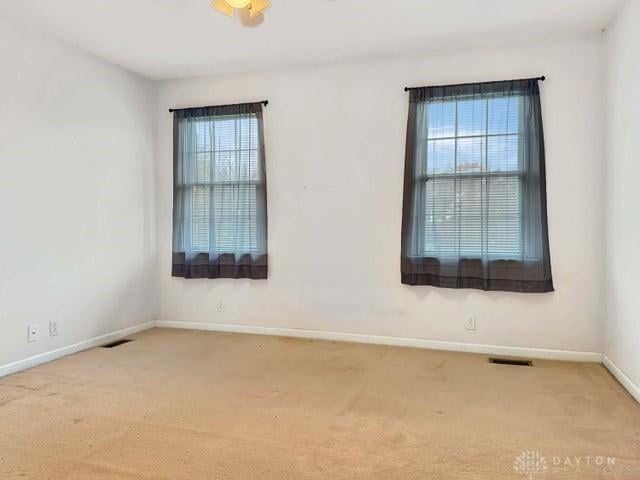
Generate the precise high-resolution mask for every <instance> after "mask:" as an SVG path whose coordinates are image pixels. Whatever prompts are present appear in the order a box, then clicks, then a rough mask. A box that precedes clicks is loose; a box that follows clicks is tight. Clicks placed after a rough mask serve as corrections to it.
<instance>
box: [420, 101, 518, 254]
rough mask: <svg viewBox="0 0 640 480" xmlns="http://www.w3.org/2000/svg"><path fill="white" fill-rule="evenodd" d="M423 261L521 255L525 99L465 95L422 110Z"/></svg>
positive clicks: (436, 102) (431, 103) (421, 233)
mask: <svg viewBox="0 0 640 480" xmlns="http://www.w3.org/2000/svg"><path fill="white" fill-rule="evenodd" d="M422 111H423V115H424V117H425V118H424V119H423V125H424V128H423V132H422V135H423V138H422V140H421V143H422V145H421V149H420V148H419V150H421V153H422V158H423V164H422V165H421V167H422V172H423V174H422V175H420V176H419V177H418V180H417V181H418V182H420V185H419V186H418V188H419V191H420V192H421V193H420V195H421V198H422V200H421V202H422V208H423V212H422V214H421V215H419V221H420V223H421V226H420V230H419V231H420V250H421V255H422V256H425V257H437V258H447V257H467V258H481V257H489V258H504V259H509V258H521V257H522V256H523V249H524V239H523V175H524V171H523V161H522V152H523V150H524V141H525V135H524V130H523V126H524V125H523V121H522V113H523V97H522V96H520V95H509V96H484V97H482V98H474V97H473V96H460V97H458V98H452V99H445V100H441V99H437V100H430V101H428V104H427V105H426V108H424V109H423V110H422Z"/></svg>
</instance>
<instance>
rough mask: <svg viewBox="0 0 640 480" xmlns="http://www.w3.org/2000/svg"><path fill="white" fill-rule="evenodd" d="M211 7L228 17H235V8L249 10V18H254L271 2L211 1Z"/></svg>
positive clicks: (245, 0)
mask: <svg viewBox="0 0 640 480" xmlns="http://www.w3.org/2000/svg"><path fill="white" fill-rule="evenodd" d="M211 6H212V7H213V8H215V9H216V10H219V11H221V12H222V13H225V14H227V15H229V16H230V17H233V16H234V15H235V10H236V8H246V9H248V10H249V16H251V17H255V16H256V15H260V14H261V13H262V12H263V11H264V10H266V9H267V8H269V7H270V6H271V2H270V1H269V0H211Z"/></svg>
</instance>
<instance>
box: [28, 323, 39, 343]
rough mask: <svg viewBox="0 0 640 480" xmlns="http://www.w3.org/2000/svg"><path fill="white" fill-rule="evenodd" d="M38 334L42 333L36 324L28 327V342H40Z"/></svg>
mask: <svg viewBox="0 0 640 480" xmlns="http://www.w3.org/2000/svg"><path fill="white" fill-rule="evenodd" d="M38 333H40V329H39V328H38V325H36V324H35V323H33V324H31V325H29V326H28V327H27V342H35V341H36V340H38Z"/></svg>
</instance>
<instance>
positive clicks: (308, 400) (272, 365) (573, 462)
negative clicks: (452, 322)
mask: <svg viewBox="0 0 640 480" xmlns="http://www.w3.org/2000/svg"><path fill="white" fill-rule="evenodd" d="M131 338H134V339H135V341H133V342H131V343H128V344H125V345H122V346H119V347H117V348H113V349H105V348H95V349H92V350H88V351H85V352H82V353H79V354H76V355H72V356H69V357H66V358H63V359H60V360H58V361H55V362H52V363H49V364H46V365H42V366H40V367H37V368H34V369H32V370H29V371H26V372H22V373H18V374H15V375H12V376H9V377H5V378H0V478H2V479H4V480H10V479H25V478H27V479H36V480H46V479H55V480H61V479H74V480H75V479H77V480H90V479H109V480H130V479H162V480H165V479H166V480H183V479H184V480H200V479H202V480H205V479H206V480H227V479H233V480H263V479H264V480H289V479H290V480H306V479H314V480H342V479H345V480H346V479H350V480H351V479H362V480H365V479H366V480H394V479H398V480H413V479H415V480H418V479H419V480H431V479H434V480H448V479H474V480H476V479H481V480H485V479H486V480H489V479H490V480H498V479H530V478H531V479H549V478H553V479H580V480H585V479H591V478H593V479H596V478H597V479H600V480H603V479H604V480H608V479H626V480H634V479H635V480H637V479H640V405H639V404H638V403H636V402H635V401H634V400H633V399H632V398H631V396H630V395H629V394H628V393H626V392H625V390H624V389H623V388H622V387H621V386H620V385H619V384H618V383H616V381H615V380H614V379H613V377H611V375H610V374H609V373H608V372H607V371H606V370H605V369H604V368H603V367H602V366H601V365H597V364H577V363H564V362H549V361H535V362H534V363H535V364H534V366H533V367H514V366H502V365H494V364H489V363H488V362H487V358H486V357H484V356H482V355H474V354H461V353H450V352H438V351H429V350H419V349H409V348H397V347H384V346H373V345H356V344H348V343H333V342H322V341H309V340H294V339H288V338H279V337H262V336H251V335H235V334H222V333H211V332H196V331H187V330H163V329H154V330H150V331H147V332H143V333H141V334H138V335H135V336H133V337H131ZM525 452H529V455H528V457H527V458H525V457H523V456H521V455H522V454H523V453H525ZM609 457H611V458H609Z"/></svg>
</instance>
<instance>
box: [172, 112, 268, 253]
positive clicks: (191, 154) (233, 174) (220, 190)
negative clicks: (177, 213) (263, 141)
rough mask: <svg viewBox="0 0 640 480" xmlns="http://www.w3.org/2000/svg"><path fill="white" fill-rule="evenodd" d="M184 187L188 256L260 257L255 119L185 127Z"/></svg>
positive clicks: (221, 120)
mask: <svg viewBox="0 0 640 480" xmlns="http://www.w3.org/2000/svg"><path fill="white" fill-rule="evenodd" d="M190 123H191V128H190V129H188V132H187V133H188V134H189V135H190V137H191V138H190V142H189V143H190V148H188V149H186V150H185V157H186V158H185V159H184V161H185V164H186V165H187V166H189V167H190V171H189V172H188V174H187V175H186V177H187V179H189V180H190V181H189V182H188V183H186V184H185V185H183V187H184V193H185V195H186V196H187V202H186V203H188V204H189V206H190V215H189V216H188V218H187V219H186V220H187V221H188V222H189V225H188V228H186V229H185V230H186V232H188V234H189V242H188V245H189V250H190V251H191V252H196V253H197V252H215V253H217V254H224V253H235V254H239V255H241V254H245V253H250V254H259V253H263V244H262V243H263V242H262V236H263V233H262V232H261V231H260V228H259V226H258V196H259V195H258V190H259V189H261V188H264V184H263V175H262V174H261V172H260V162H259V153H260V152H259V149H260V146H259V131H258V121H257V117H256V116H255V115H242V116H218V117H204V118H202V119H197V120H193V121H191V122H190Z"/></svg>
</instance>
